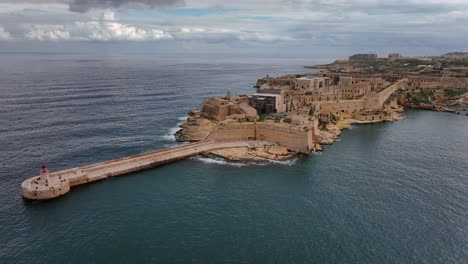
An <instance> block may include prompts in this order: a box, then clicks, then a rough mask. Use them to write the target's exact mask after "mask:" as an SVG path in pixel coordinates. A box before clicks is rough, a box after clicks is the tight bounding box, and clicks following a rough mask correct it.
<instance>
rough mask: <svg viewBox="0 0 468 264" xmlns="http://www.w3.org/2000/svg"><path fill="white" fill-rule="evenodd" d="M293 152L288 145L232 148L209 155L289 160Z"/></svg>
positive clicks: (229, 158)
mask: <svg viewBox="0 0 468 264" xmlns="http://www.w3.org/2000/svg"><path fill="white" fill-rule="evenodd" d="M293 154H294V153H291V152H289V151H288V149H287V148H286V147H282V146H264V147H255V148H248V147H244V148H231V149H221V150H216V151H212V152H209V153H207V155H208V156H209V155H216V156H219V157H223V158H225V159H228V160H231V161H267V160H287V159H291V158H292V157H293Z"/></svg>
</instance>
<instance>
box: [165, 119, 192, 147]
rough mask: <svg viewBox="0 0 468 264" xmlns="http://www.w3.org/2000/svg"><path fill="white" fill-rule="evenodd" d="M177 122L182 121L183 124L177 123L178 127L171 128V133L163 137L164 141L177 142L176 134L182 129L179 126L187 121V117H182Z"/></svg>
mask: <svg viewBox="0 0 468 264" xmlns="http://www.w3.org/2000/svg"><path fill="white" fill-rule="evenodd" d="M177 120H179V121H182V122H179V123H177V126H176V127H171V128H169V131H168V132H167V134H166V135H163V136H161V138H162V139H164V140H167V141H175V140H176V138H175V133H177V131H179V130H180V129H181V128H180V127H179V126H180V125H182V124H183V123H185V122H186V121H187V116H181V117H179V118H177Z"/></svg>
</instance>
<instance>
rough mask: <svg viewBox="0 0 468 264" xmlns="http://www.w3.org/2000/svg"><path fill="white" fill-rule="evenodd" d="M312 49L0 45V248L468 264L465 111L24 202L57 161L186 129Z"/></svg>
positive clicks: (82, 258)
mask: <svg viewBox="0 0 468 264" xmlns="http://www.w3.org/2000/svg"><path fill="white" fill-rule="evenodd" d="M313 63H314V61H313V58H310V60H309V59H294V58H291V59H282V60H279V59H278V60H275V59H272V58H261V57H242V58H239V57H235V56H232V57H230V56H224V57H208V56H206V57H204V56H197V57H190V58H187V57H175V58H171V57H169V56H165V57H161V56H158V55H128V56H127V55H126V56H124V55H121V56H90V55H59V54H0V95H1V96H0V263H468V117H467V116H463V115H455V114H450V113H439V112H430V111H417V110H408V111H406V112H405V115H406V116H407V119H406V120H404V121H400V122H395V123H381V124H373V125H353V126H352V127H351V128H350V129H347V130H344V131H343V134H342V136H341V137H340V139H339V141H337V142H336V143H335V144H333V145H331V146H327V147H325V150H324V151H323V152H321V153H316V154H313V155H311V156H299V157H297V158H295V159H293V160H291V161H288V162H283V163H266V164H248V163H229V162H225V161H223V160H216V159H209V158H204V157H194V158H190V159H187V160H183V161H179V162H176V163H172V164H168V165H165V166H162V167H158V168H155V169H151V170H147V171H143V172H139V173H134V174H130V175H126V176H122V177H117V178H113V179H109V180H104V181H101V182H97V183H93V184H89V185H85V186H80V187H76V188H73V189H72V190H71V192H70V193H68V194H67V195H65V196H63V197H61V198H59V199H56V200H52V201H47V202H27V201H23V200H22V198H21V193H20V183H21V182H22V181H23V180H24V179H26V178H28V177H31V176H34V175H37V174H38V172H39V169H40V165H41V164H42V163H45V164H47V166H48V168H49V169H50V170H52V171H57V170H62V169H66V168H71V167H75V166H82V165H87V164H91V163H95V162H99V161H104V160H109V159H113V158H118V157H123V156H127V155H132V154H137V153H142V152H146V151H150V150H155V149H160V148H165V147H169V146H174V145H176V144H178V143H177V142H176V141H175V140H174V137H173V133H174V132H175V131H176V130H177V126H178V124H180V123H181V122H183V120H184V119H185V118H186V116H187V113H188V112H189V111H190V110H191V109H195V108H199V107H200V106H201V103H202V102H203V100H206V99H207V98H209V97H211V96H215V95H224V94H226V92H227V91H228V90H230V91H231V93H232V94H241V93H252V92H254V90H253V89H252V86H253V85H254V84H255V81H256V79H257V78H261V77H263V76H265V75H266V74H269V75H271V76H278V75H282V74H288V73H301V72H307V71H310V70H307V69H304V68H303V67H302V66H303V65H310V64H313Z"/></svg>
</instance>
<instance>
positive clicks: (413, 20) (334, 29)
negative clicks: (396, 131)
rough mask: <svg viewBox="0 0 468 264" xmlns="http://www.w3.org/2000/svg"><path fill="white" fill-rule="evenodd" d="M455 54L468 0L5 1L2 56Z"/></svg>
mask: <svg viewBox="0 0 468 264" xmlns="http://www.w3.org/2000/svg"><path fill="white" fill-rule="evenodd" d="M450 51H468V0H395V1H384V0H230V1H215V0H0V52H63V53H111V54H112V53H161V54H171V53H174V54H191V53H196V54H208V53H212V54H265V55H271V56H289V55H295V56H302V55H304V56H310V55H313V56H318V57H330V56H342V57H343V56H347V55H350V54H353V53H362V52H366V53H369V52H373V53H378V54H379V55H380V56H386V55H387V54H388V53H390V52H400V53H402V54H404V55H438V54H443V53H446V52H450Z"/></svg>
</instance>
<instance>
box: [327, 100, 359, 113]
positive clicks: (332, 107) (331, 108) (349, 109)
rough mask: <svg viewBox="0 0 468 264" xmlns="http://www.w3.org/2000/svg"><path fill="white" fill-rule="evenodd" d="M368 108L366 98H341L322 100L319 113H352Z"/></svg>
mask: <svg viewBox="0 0 468 264" xmlns="http://www.w3.org/2000/svg"><path fill="white" fill-rule="evenodd" d="M365 108H366V100H363V99H359V100H341V101H338V102H336V101H335V102H321V103H320V104H319V107H318V109H319V113H321V114H339V113H346V114H351V113H355V112H360V111H364V110H365Z"/></svg>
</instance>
